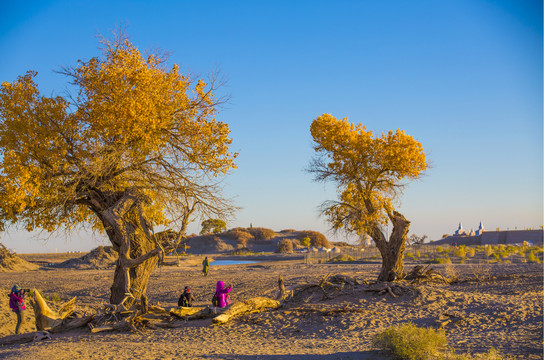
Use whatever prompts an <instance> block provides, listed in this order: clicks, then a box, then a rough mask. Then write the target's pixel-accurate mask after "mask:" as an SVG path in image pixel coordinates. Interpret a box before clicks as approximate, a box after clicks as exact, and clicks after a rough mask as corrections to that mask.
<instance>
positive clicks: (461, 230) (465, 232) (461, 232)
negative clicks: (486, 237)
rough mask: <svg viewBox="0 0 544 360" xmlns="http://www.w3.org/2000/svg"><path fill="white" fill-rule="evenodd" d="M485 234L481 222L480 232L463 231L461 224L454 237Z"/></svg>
mask: <svg viewBox="0 0 544 360" xmlns="http://www.w3.org/2000/svg"><path fill="white" fill-rule="evenodd" d="M483 232H484V225H483V224H482V222H481V221H480V227H478V230H476V231H474V230H472V229H471V230H470V231H469V232H467V231H466V230H465V229H463V224H461V223H459V227H458V228H457V230H455V232H454V233H453V236H479V235H482V234H483Z"/></svg>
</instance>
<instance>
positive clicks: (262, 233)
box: [246, 227, 276, 241]
mask: <svg viewBox="0 0 544 360" xmlns="http://www.w3.org/2000/svg"><path fill="white" fill-rule="evenodd" d="M246 231H247V232H249V233H250V234H251V235H253V237H254V238H255V240H257V241H259V240H270V239H272V238H273V237H275V236H276V232H275V231H274V230H271V229H266V228H260V227H254V228H248V229H246Z"/></svg>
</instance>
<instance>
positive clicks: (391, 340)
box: [373, 322, 448, 360]
mask: <svg viewBox="0 0 544 360" xmlns="http://www.w3.org/2000/svg"><path fill="white" fill-rule="evenodd" d="M373 344H374V346H376V347H377V348H379V349H383V350H386V351H388V352H390V353H391V354H392V355H393V356H394V357H395V358H396V359H407V360H422V359H438V358H440V356H441V354H443V353H444V352H446V351H447V350H448V339H447V338H446V333H445V332H444V330H434V329H432V328H419V327H417V326H415V325H414V324H413V323H411V322H410V323H407V324H404V325H400V326H398V327H394V328H390V329H387V330H385V331H382V332H380V333H378V334H377V335H376V336H375V337H374V339H373Z"/></svg>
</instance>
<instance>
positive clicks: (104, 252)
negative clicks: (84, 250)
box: [55, 246, 118, 269]
mask: <svg viewBox="0 0 544 360" xmlns="http://www.w3.org/2000/svg"><path fill="white" fill-rule="evenodd" d="M117 258H118V254H117V252H116V251H115V250H113V247H111V246H99V247H97V248H96V249H94V250H92V251H91V252H89V253H88V254H86V255H83V256H82V257H79V258H75V259H69V260H66V261H64V262H61V263H60V264H56V265H55V267H60V268H73V269H109V268H113V267H114V266H115V262H116V261H117Z"/></svg>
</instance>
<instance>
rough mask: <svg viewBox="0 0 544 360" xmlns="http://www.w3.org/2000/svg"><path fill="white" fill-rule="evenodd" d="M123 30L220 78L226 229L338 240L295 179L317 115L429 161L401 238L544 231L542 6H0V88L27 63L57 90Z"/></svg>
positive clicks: (536, 1)
mask: <svg viewBox="0 0 544 360" xmlns="http://www.w3.org/2000/svg"><path fill="white" fill-rule="evenodd" d="M119 24H124V25H126V26H127V33H128V35H129V36H130V39H131V41H132V42H133V43H134V44H135V45H136V46H137V47H138V48H139V49H140V50H141V51H142V52H143V51H145V50H149V49H153V48H159V49H162V50H165V51H168V52H169V53H170V54H171V57H170V60H171V62H172V63H178V64H180V68H181V69H182V70H183V71H184V72H191V73H192V74H201V75H202V76H205V75H206V74H208V73H210V72H211V71H213V70H214V69H216V68H219V69H220V70H221V73H222V74H223V75H224V76H225V77H227V78H228V85H227V86H226V87H224V88H223V89H222V90H221V91H222V92H223V93H228V94H230V95H231V101H230V102H229V104H228V105H227V106H226V107H225V108H223V109H222V110H221V112H220V113H219V115H218V119H219V120H221V121H223V122H226V123H228V124H229V126H230V129H231V137H232V138H233V145H232V148H233V150H234V151H237V152H239V153H240V156H239V158H238V161H237V164H238V169H236V170H235V171H234V172H232V174H231V175H229V176H228V177H227V178H226V180H225V189H226V193H227V195H229V196H232V197H235V198H236V203H237V205H238V206H240V207H242V210H241V211H239V213H238V214H237V217H236V219H234V220H233V221H231V222H230V223H228V227H237V226H243V227H247V226H249V225H250V224H253V226H261V227H267V228H272V229H274V230H277V231H279V230H282V229H288V228H291V229H298V230H317V231H321V232H323V233H325V234H326V235H328V236H329V238H330V239H331V240H342V238H338V237H333V236H332V235H331V234H330V233H328V232H327V229H328V228H329V227H328V224H327V223H326V221H325V219H324V218H320V217H319V213H318V207H319V205H320V203H321V202H323V201H324V200H328V199H335V198H336V196H337V195H336V190H335V189H334V187H333V186H332V185H323V184H318V183H314V182H313V181H312V177H311V175H310V174H308V173H306V172H304V169H305V168H307V166H308V163H309V161H310V159H311V157H312V155H313V149H312V141H311V136H310V131H309V127H310V124H311V122H312V120H313V119H315V118H316V117H317V116H320V115H321V114H323V113H330V114H332V115H334V116H336V117H337V118H343V117H348V118H349V119H350V121H352V122H356V123H362V124H363V125H365V126H367V128H369V129H371V130H373V131H376V132H378V133H380V132H382V131H388V130H389V129H397V128H401V129H403V130H405V131H406V132H407V133H408V134H410V135H412V136H414V137H415V138H416V139H418V140H419V141H420V142H421V143H422V144H423V148H424V150H425V152H426V154H427V156H428V159H429V160H430V162H431V163H432V168H431V169H430V170H429V171H427V173H426V175H425V176H424V177H423V178H422V179H421V180H420V181H418V182H416V183H412V184H410V185H409V186H408V187H407V188H406V190H405V193H404V196H403V197H402V203H401V206H400V211H401V212H402V213H403V214H404V215H405V216H406V217H407V218H408V219H409V220H411V221H412V225H411V229H410V230H411V233H415V234H418V235H423V234H427V235H428V236H429V237H430V238H431V239H438V238H440V237H441V236H442V234H445V233H449V234H451V233H452V232H453V231H454V230H455V229H456V228H457V226H458V223H459V222H462V223H463V226H464V228H465V229H467V230H470V229H471V228H474V229H476V228H477V227H478V224H479V222H480V221H483V224H484V227H485V228H486V229H489V230H495V229H496V228H497V227H500V228H501V229H507V228H509V229H514V228H516V227H517V228H518V229H522V228H526V227H540V226H541V225H542V222H543V210H542V207H543V182H542V178H543V149H542V139H543V127H542V123H543V119H542V96H543V91H542V42H543V38H542V1H540V0H504V1H481V0H441V1H435V0H432V1H430V0H429V1H424V0H421V1H402V0H398V1H395V0H392V1H370V0H368V1H364V0H361V1H342V0H340V1H318V0H311V1H281V0H274V1H254V0H253V1H180V0H178V1H173V0H172V1H166V0H162V1H160V0H159V1H115V0H107V1H101V0H93V1H46V0H41V1H9V2H8V1H1V2H0V53H1V62H0V65H1V66H0V81H9V82H11V81H14V80H15V79H16V77H17V76H18V75H23V74H24V73H25V72H26V71H27V70H36V71H38V78H37V82H38V84H39V86H40V91H41V92H42V94H44V95H48V96H50V95H63V94H64V93H65V91H66V89H67V87H68V86H67V79H66V78H65V77H63V76H62V75H59V74H56V73H55V72H54V70H58V69H60V67H61V66H73V65H75V64H76V62H77V60H78V59H89V58H91V57H93V56H97V55H99V50H98V49H97V45H98V42H97V39H96V35H97V34H98V33H102V34H103V35H106V36H108V34H109V31H110V30H112V29H114V28H115V27H117V26H118V25H119ZM199 230H200V227H199V226H197V225H195V226H193V227H192V228H191V229H190V231H193V232H199ZM44 237H47V236H44V235H42V236H41V238H44ZM101 239H102V238H101V237H100V236H95V237H93V238H92V239H89V237H88V236H87V235H86V234H80V235H77V234H72V235H70V236H69V237H65V236H62V234H61V235H59V234H56V235H55V236H53V237H50V238H49V239H48V241H47V242H43V241H38V240H36V236H35V235H32V236H31V235H29V234H27V233H24V232H16V231H14V230H13V229H11V230H10V231H8V232H6V233H4V234H2V238H1V240H0V241H1V242H3V243H4V244H5V245H6V246H7V247H8V248H11V249H14V250H15V251H17V252H54V251H55V250H56V249H57V250H58V251H59V252H60V251H67V250H82V251H86V250H90V249H92V248H94V247H96V246H97V245H98V244H101V243H102V244H106V243H107V242H105V241H104V240H101Z"/></svg>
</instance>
